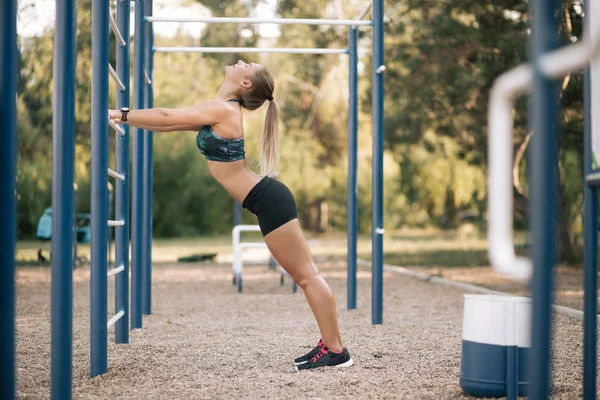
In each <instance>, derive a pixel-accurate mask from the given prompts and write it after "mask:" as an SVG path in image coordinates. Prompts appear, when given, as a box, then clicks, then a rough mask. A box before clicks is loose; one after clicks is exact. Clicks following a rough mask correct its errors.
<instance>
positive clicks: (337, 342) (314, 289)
mask: <svg viewBox="0 0 600 400" xmlns="http://www.w3.org/2000/svg"><path fill="white" fill-rule="evenodd" d="M265 242H266V244H267V246H268V247H269V250H270V251H271V254H273V256H274V257H275V259H276V260H277V262H278V263H279V264H280V265H281V266H282V267H283V269H285V270H286V271H287V273H288V274H290V276H291V277H292V279H293V280H294V281H295V282H296V283H297V284H298V286H300V287H301V288H302V290H304V294H305V296H306V300H307V301H308V305H309V306H310V308H311V309H312V312H313V314H314V315H315V318H316V319H317V324H318V325H319V330H320V331H321V338H322V340H323V343H325V345H326V346H327V347H328V348H329V349H330V350H333V351H334V352H338V351H341V350H343V347H344V346H343V345H342V339H341V338H340V331H339V328H338V319H337V310H336V307H335V299H334V298H333V293H332V292H331V289H330V288H329V285H327V282H325V279H323V278H322V277H321V275H319V270H318V269H317V266H316V265H315V263H314V261H313V258H312V255H311V253H310V249H309V247H308V243H306V239H305V238H304V235H303V234H302V229H301V228H300V223H299V222H298V219H293V220H291V221H290V222H288V223H286V224H284V225H282V226H280V227H279V228H277V229H275V230H274V231H272V232H269V233H268V234H267V235H266V236H265Z"/></svg>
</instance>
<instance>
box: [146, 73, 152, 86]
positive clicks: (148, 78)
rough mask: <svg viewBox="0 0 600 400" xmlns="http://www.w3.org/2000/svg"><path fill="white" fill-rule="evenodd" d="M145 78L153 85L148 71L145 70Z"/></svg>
mask: <svg viewBox="0 0 600 400" xmlns="http://www.w3.org/2000/svg"><path fill="white" fill-rule="evenodd" d="M144 79H145V80H146V83H147V84H148V85H152V79H150V77H149V76H148V71H146V70H144Z"/></svg>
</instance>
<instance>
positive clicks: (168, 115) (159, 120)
mask: <svg viewBox="0 0 600 400" xmlns="http://www.w3.org/2000/svg"><path fill="white" fill-rule="evenodd" d="M230 111H231V109H230V108H229V107H228V106H227V104H226V103H225V102H223V101H220V100H211V101H206V102H204V103H201V104H198V105H196V106H192V107H188V108H177V109H170V108H151V109H147V110H131V111H129V113H128V114H127V121H121V110H109V111H108V116H109V117H110V119H111V120H113V121H114V122H116V123H118V124H128V125H131V126H135V127H138V128H142V129H147V130H149V131H156V132H172V131H197V130H199V129H200V128H201V127H202V126H203V125H215V124H217V123H219V122H221V121H223V120H224V119H225V118H226V117H227V114H228V112H230Z"/></svg>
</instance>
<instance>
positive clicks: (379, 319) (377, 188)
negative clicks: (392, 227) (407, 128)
mask: <svg viewBox="0 0 600 400" xmlns="http://www.w3.org/2000/svg"><path fill="white" fill-rule="evenodd" d="M382 65H383V0H374V1H373V72H372V74H373V205H372V209H373V222H372V230H373V232H372V242H373V245H372V250H371V251H372V287H371V291H372V298H371V302H372V303H371V315H372V317H371V320H372V324H373V325H377V324H382V323H383V71H381V72H379V71H380V70H379V68H380V67H381V66H382Z"/></svg>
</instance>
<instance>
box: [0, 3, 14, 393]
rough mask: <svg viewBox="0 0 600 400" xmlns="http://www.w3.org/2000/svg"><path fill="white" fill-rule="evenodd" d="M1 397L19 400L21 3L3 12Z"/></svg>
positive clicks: (0, 26) (7, 6)
mask: <svg viewBox="0 0 600 400" xmlns="http://www.w3.org/2000/svg"><path fill="white" fill-rule="evenodd" d="M0 59H1V60H2V62H0V110H2V118H0V132H2V133H3V140H2V146H0V182H1V184H2V191H0V215H2V223H1V224H0V259H1V261H0V265H2V268H0V326H1V327H2V329H0V393H2V394H3V396H5V397H6V398H7V399H13V398H15V244H16V231H17V230H16V226H17V220H16V214H17V209H16V207H17V201H16V199H15V183H16V172H17V104H16V97H17V96H16V95H17V76H18V75H17V0H7V1H5V2H4V4H3V8H2V9H0Z"/></svg>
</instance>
